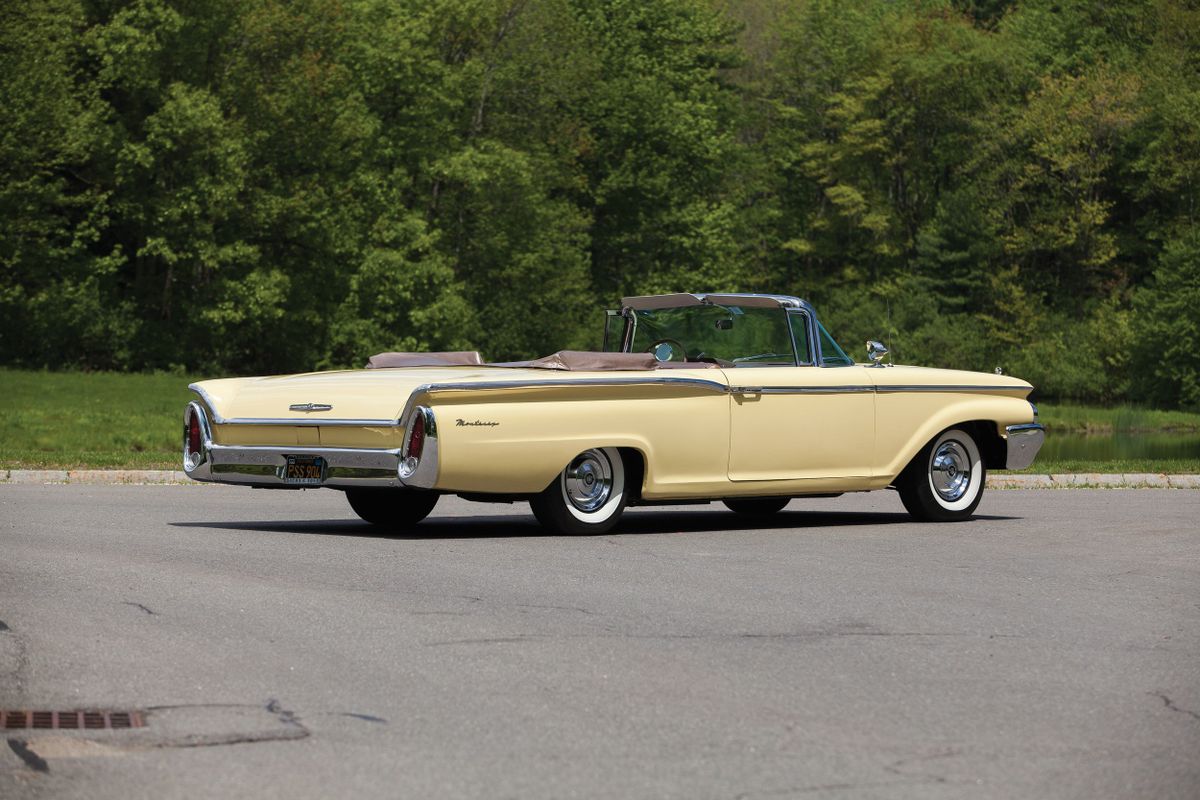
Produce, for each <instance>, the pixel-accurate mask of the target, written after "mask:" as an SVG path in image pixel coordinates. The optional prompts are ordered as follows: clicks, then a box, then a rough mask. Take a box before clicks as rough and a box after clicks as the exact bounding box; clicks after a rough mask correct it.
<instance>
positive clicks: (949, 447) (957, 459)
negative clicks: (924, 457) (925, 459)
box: [929, 440, 971, 503]
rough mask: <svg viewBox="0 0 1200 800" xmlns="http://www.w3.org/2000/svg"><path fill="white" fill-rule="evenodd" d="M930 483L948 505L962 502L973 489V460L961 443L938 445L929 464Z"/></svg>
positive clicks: (952, 442) (953, 442)
mask: <svg viewBox="0 0 1200 800" xmlns="http://www.w3.org/2000/svg"><path fill="white" fill-rule="evenodd" d="M929 477H930V483H932V484H933V490H934V491H935V492H937V495H938V497H940V498H942V499H943V500H945V501H946V502H948V503H953V502H955V501H957V500H960V499H961V498H962V496H963V495H964V494H966V493H967V490H968V489H969V488H971V459H970V457H969V456H968V455H967V450H966V448H965V447H963V446H962V444H960V443H959V442H956V441H953V440H951V441H948V442H942V443H941V444H940V445H938V448H937V450H935V451H934V453H933V460H932V461H930V462H929Z"/></svg>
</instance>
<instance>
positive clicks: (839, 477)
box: [183, 294, 1045, 533]
mask: <svg viewBox="0 0 1200 800" xmlns="http://www.w3.org/2000/svg"><path fill="white" fill-rule="evenodd" d="M886 352H887V351H886V349H884V347H883V346H882V345H881V344H879V343H878V342H868V354H869V357H870V359H871V362H872V363H869V364H856V363H855V362H854V361H853V360H852V359H850V358H849V357H848V356H847V355H846V354H845V352H844V351H843V350H842V348H841V347H839V346H838V344H837V342H835V341H834V339H833V337H831V336H830V335H829V333H828V332H827V331H826V330H825V328H824V326H822V325H821V323H820V321H819V320H818V319H817V314H816V312H815V311H814V309H813V307H812V306H811V305H810V304H808V303H807V302H805V301H803V300H801V299H799V298H795V297H785V296H779V295H760V294H670V295H658V296H651V297H628V298H625V300H624V303H623V307H622V308H621V309H620V310H614V311H609V312H607V317H606V325H605V342H604V350H603V351H601V352H579V351H563V352H559V353H555V354H554V355H552V356H547V357H546V358H541V359H538V360H535V361H524V362H512V363H502V364H495V363H493V364H489V363H485V362H484V360H483V359H482V358H481V357H480V355H479V354H478V353H476V352H456V353H383V354H380V355H377V356H374V357H372V358H371V360H370V363H369V364H368V365H367V368H366V369H363V370H352V371H344V372H316V373H310V374H304V375H287V376H277V377H265V378H229V379H223V380H211V381H203V382H200V383H195V384H192V385H191V389H192V391H193V392H195V394H196V399H195V400H194V401H193V402H191V403H189V404H188V406H187V409H186V411H185V412H184V435H183V464H184V470H185V471H186V472H187V474H188V475H189V476H191V477H192V478H194V479H196V480H200V481H218V482H221V483H234V484H242V485H245V486H257V487H269V488H280V489H303V488H313V487H329V488H333V489H338V490H341V491H344V492H345V493H346V498H347V500H349V502H350V506H351V508H353V509H354V511H355V512H356V513H357V514H358V515H359V516H360V517H362V518H363V519H364V520H366V521H367V522H370V523H373V524H375V525H379V526H384V527H386V528H389V529H396V528H404V527H407V526H411V525H415V524H416V523H418V522H419V521H420V520H422V519H424V518H425V517H426V516H427V515H428V514H429V512H430V511H431V510H432V509H433V507H434V505H435V504H436V503H437V501H438V497H440V496H441V495H443V494H457V495H459V496H461V497H464V498H466V499H469V500H480V501H499V502H512V501H514V500H522V501H528V502H529V504H530V505H531V506H532V508H533V513H534V514H535V515H536V516H537V518H538V520H539V521H541V523H542V524H543V525H545V526H546V527H548V528H550V529H552V530H554V531H558V532H561V533H600V532H603V531H606V530H608V529H610V528H612V527H613V526H614V525H615V524H616V523H617V520H618V518H619V517H620V516H621V512H622V510H623V509H624V508H625V507H626V506H628V505H650V504H657V503H680V502H696V501H701V502H704V501H714V500H720V501H722V502H724V503H725V505H726V506H728V507H729V508H730V509H732V510H733V511H735V512H739V513H743V514H753V515H766V514H770V513H773V512H775V511H778V510H780V509H782V508H783V507H784V506H785V505H786V504H787V502H788V501H789V500H790V499H791V498H795V497H806V496H807V497H813V496H821V497H827V496H831V495H837V494H841V493H843V492H865V491H870V490H872V489H885V488H893V489H895V490H896V491H897V492H898V493H899V495H900V499H901V501H902V502H903V503H904V507H905V508H907V509H908V511H909V512H910V513H911V514H912V515H913V516H914V517H916V518H918V519H922V520H931V521H951V520H962V519H966V518H968V517H970V516H971V514H972V513H973V512H974V510H975V508H976V506H978V505H979V500H980V497H981V496H982V494H983V485H984V477H985V474H986V471H987V469H988V468H992V469H1004V468H1008V469H1021V468H1024V467H1027V466H1029V464H1031V463H1032V462H1033V459H1034V456H1036V454H1037V452H1038V450H1039V449H1040V447H1041V445H1042V441H1043V437H1044V435H1045V433H1044V430H1043V428H1042V426H1041V425H1039V424H1038V423H1037V409H1036V408H1035V407H1034V406H1033V404H1032V403H1030V402H1028V401H1027V400H1026V398H1027V397H1028V395H1029V393H1030V391H1032V388H1033V387H1031V386H1030V385H1029V384H1028V383H1026V382H1024V381H1021V380H1018V379H1016V378H1012V377H1007V376H1003V375H999V374H995V375H993V374H986V373H978V372H960V371H953V370H941V369H928V368H923V367H907V366H892V365H890V364H884V363H882V358H883V356H884V354H886Z"/></svg>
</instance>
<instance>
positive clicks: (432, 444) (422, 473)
mask: <svg viewBox="0 0 1200 800" xmlns="http://www.w3.org/2000/svg"><path fill="white" fill-rule="evenodd" d="M418 419H419V420H420V425H421V429H422V432H423V435H422V437H421V439H420V441H419V442H418V444H419V447H418V452H415V453H414V452H412V449H413V441H412V440H413V431H414V430H416V426H417V420H418ZM437 468H438V429H437V417H436V416H435V415H434V413H433V409H431V408H429V407H428V406H416V407H414V408H413V410H412V413H411V414H409V415H408V424H407V425H405V427H404V444H403V446H402V447H401V448H400V466H399V467H398V469H397V471H396V474H397V475H398V476H399V478H400V480H401V481H402V482H403V483H404V484H405V485H406V486H415V487H418V488H425V489H428V488H431V487H432V486H433V484H434V482H435V481H436V480H437Z"/></svg>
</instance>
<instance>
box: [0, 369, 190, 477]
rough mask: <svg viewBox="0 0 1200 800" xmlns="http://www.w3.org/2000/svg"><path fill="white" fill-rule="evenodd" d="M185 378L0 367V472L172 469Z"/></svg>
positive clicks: (176, 455) (184, 399)
mask: <svg viewBox="0 0 1200 800" xmlns="http://www.w3.org/2000/svg"><path fill="white" fill-rule="evenodd" d="M191 380H192V379H189V378H186V377H182V376H179V375H162V374H154V375H151V374H135V375H125V374H118V373H102V372H97V373H82V372H31V371H27V370H11V369H0V468H6V469H47V468H57V469H72V468H90V469H104V468H128V469H176V468H178V467H179V463H180V458H181V456H180V454H179V451H180V441H181V437H182V435H183V407H184V406H185V405H186V404H187V402H188V400H190V399H191V392H189V391H188V388H187V385H188V383H190V382H191Z"/></svg>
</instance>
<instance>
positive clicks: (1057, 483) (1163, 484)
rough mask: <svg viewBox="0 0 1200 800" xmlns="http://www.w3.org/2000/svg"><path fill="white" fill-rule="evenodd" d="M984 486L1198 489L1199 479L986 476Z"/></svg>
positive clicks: (1134, 474)
mask: <svg viewBox="0 0 1200 800" xmlns="http://www.w3.org/2000/svg"><path fill="white" fill-rule="evenodd" d="M987 485H988V488H989V489H1072V488H1076V489H1078V488H1104V489H1200V475H1165V474H1161V473H1153V472H1126V473H1116V474H1106V473H1100V472H1079V473H1074V474H1069V475H988V479H987Z"/></svg>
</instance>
